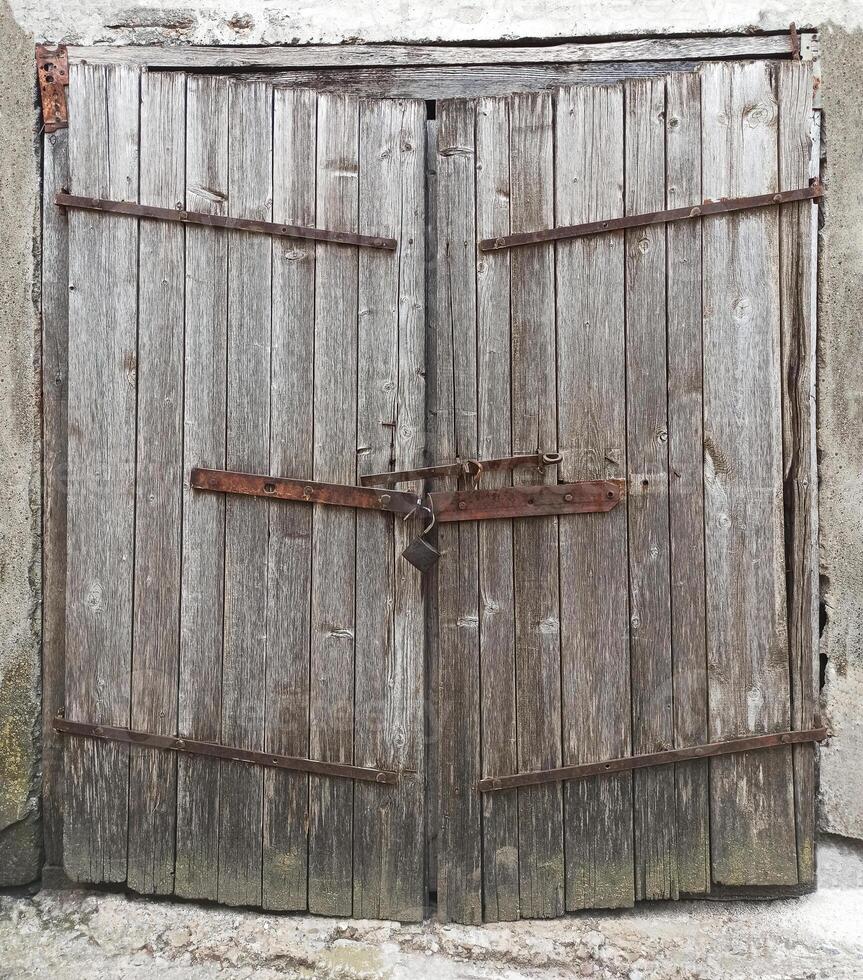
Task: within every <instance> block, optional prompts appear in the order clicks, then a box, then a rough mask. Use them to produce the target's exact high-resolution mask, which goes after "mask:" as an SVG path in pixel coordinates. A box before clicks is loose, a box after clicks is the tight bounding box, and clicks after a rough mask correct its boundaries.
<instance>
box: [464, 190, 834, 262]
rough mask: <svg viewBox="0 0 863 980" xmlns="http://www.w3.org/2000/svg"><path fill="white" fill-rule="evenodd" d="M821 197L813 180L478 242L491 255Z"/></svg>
mask: <svg viewBox="0 0 863 980" xmlns="http://www.w3.org/2000/svg"><path fill="white" fill-rule="evenodd" d="M823 196H824V188H823V187H822V186H821V184H820V183H818V182H817V181H816V182H815V183H814V184H811V185H810V186H809V187H798V188H796V189H795V190H790V191H780V192H779V193H777V194H756V195H755V196H754V197H729V198H723V199H722V200H719V201H705V202H704V203H703V204H697V205H695V206H694V207H692V206H690V207H685V208H671V209H670V210H668V211H650V212H648V213H647V214H628V215H626V216H625V217H622V218H607V219H606V220H605V221H588V222H585V223H584V224H580V225H564V226H562V227H560V228H547V229H545V230H543V231H525V232H519V233H517V234H514V235H504V236H502V237H500V238H484V239H483V240H482V241H481V242H480V243H479V250H480V251H481V252H495V251H497V250H498V249H502V248H516V247H517V246H519V245H538V244H539V243H541V242H557V241H562V240H566V239H570V238H585V237H587V236H588V235H601V234H602V233H603V232H606V231H621V230H622V229H626V228H643V227H646V226H647V225H662V224H666V223H667V222H670V221H686V220H687V219H690V218H703V217H705V215H711V214H730V213H731V212H733V211H748V210H750V209H752V208H766V207H770V205H773V204H790V203H792V202H793V201H811V200H815V199H816V198H819V197H823Z"/></svg>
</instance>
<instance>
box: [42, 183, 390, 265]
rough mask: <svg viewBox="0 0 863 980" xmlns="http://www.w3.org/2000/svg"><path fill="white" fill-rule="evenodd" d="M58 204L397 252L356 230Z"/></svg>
mask: <svg viewBox="0 0 863 980" xmlns="http://www.w3.org/2000/svg"><path fill="white" fill-rule="evenodd" d="M54 203H55V204H56V205H57V206H58V207H61V208H78V209H80V210H83V211H102V212H104V213H105V214H123V215H127V216H129V217H133V218H153V219H155V220H156V221H176V222H179V223H180V224H183V225H206V226H207V227H208V228H227V229H229V230H232V231H251V232H256V233H257V234H260V235H274V236H275V237H277V238H310V239H312V240H313V241H316V242H331V243H333V244H336V245H363V246H365V247H366V248H378V249H385V250H387V251H394V250H395V248H396V247H397V245H398V242H397V241H396V240H395V238H383V237H381V236H379V235H358V234H355V233H354V232H352V231H330V230H328V229H325V228H306V227H304V226H302V225H283V224H278V223H277V222H274V221H258V220H256V219H253V218H229V217H225V216H224V215H220V214H205V213H203V212H201V211H182V210H179V209H174V208H157V207H154V206H153V205H150V204H134V203H132V202H131V201H108V200H104V199H102V198H98V197H79V196H77V195H75V194H63V193H61V194H56V195H55V197H54Z"/></svg>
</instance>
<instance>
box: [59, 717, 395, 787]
mask: <svg viewBox="0 0 863 980" xmlns="http://www.w3.org/2000/svg"><path fill="white" fill-rule="evenodd" d="M54 731H56V732H61V733H62V734H64V735H77V736H81V737H83V738H98V739H103V740H106V741H109V742H126V743H128V744H129V745H142V746H146V747H147V748H153V749H165V750H167V751H170V752H183V753H186V754H188V755H205V756H210V757H211V758H215V759H229V760H231V761H232V762H247V763H249V764H250V765H254V766H265V767H267V768H268V769H290V770H293V771H295V772H311V773H317V774H318V775H321V776H339V777H341V778H343V779H357V780H360V781H361V782H367V783H389V784H393V783H397V782H398V781H399V776H398V773H397V772H392V771H390V770H388V769H367V768H365V767H363V766H349V765H343V764H342V763H339V762H319V761H317V760H316V759H298V758H295V757H294V756H290V755H277V754H275V753H272V752H256V751H254V750H252V749H241V748H237V747H236V746H233V745H221V744H219V743H218V742H199V741H197V740H196V739H193V738H179V737H177V736H176V735H156V734H154V733H152V732H136V731H133V730H132V729H130V728H116V727H112V726H111V725H93V724H90V723H88V722H82V721H67V720H66V719H65V718H62V717H58V718H55V719H54Z"/></svg>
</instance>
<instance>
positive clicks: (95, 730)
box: [93, 726, 105, 735]
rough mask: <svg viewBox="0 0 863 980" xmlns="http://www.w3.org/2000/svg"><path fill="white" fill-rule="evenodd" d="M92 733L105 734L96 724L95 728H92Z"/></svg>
mask: <svg viewBox="0 0 863 980" xmlns="http://www.w3.org/2000/svg"><path fill="white" fill-rule="evenodd" d="M93 734H94V735H104V734H105V730H104V729H103V728H101V727H98V726H97V727H96V728H94V729H93Z"/></svg>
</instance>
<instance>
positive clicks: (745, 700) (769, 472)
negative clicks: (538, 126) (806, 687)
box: [701, 63, 797, 886]
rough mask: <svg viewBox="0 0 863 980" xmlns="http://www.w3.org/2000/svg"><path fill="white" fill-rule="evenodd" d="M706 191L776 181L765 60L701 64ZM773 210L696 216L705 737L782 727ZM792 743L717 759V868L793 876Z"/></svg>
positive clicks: (759, 881) (772, 104)
mask: <svg viewBox="0 0 863 980" xmlns="http://www.w3.org/2000/svg"><path fill="white" fill-rule="evenodd" d="M701 91H702V181H703V183H702V193H703V194H704V195H705V196H707V197H711V198H718V197H725V196H728V197H736V196H742V195H747V194H764V193H770V192H772V191H775V190H777V187H778V175H777V159H776V158H777V133H776V125H777V124H776V97H775V93H774V73H773V69H772V68H771V66H769V65H767V64H764V63H753V64H745V65H734V64H727V65H709V66H707V67H705V69H704V71H703V74H702V84H701ZM778 230H779V216H778V214H777V213H776V211H775V210H774V209H763V210H760V211H754V212H750V213H741V214H737V215H727V216H723V217H722V218H719V219H717V220H715V221H706V222H704V224H703V226H702V241H703V263H704V285H703V298H704V428H705V431H704V442H705V459H704V466H705V472H704V483H705V556H706V559H705V560H706V586H707V649H708V682H709V694H710V737H711V739H718V738H722V737H725V736H731V735H743V734H747V733H750V732H751V733H759V732H769V731H776V730H779V729H782V728H786V727H788V725H789V723H790V720H791V719H790V711H789V696H788V692H789V684H790V678H789V664H788V634H787V628H786V609H785V572H784V548H783V526H782V519H783V514H782V498H781V493H780V489H779V488H780V487H781V486H782V412H781V407H780V395H781V384H780V340H779V328H780V323H779V281H778V272H779V254H778ZM792 784H793V781H792V771H791V752H790V749H788V748H779V749H774V750H771V751H770V752H756V753H752V754H751V755H744V756H740V757H737V756H730V757H727V758H723V759H718V760H715V761H714V762H712V763H711V786H710V818H711V820H710V834H711V865H712V875H713V881H714V882H715V883H717V884H722V885H732V886H735V885H736V886H741V885H762V886H763V885H788V884H796V883H797V861H796V856H795V855H796V847H795V828H794V798H793V796H794V794H793V785H792Z"/></svg>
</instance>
